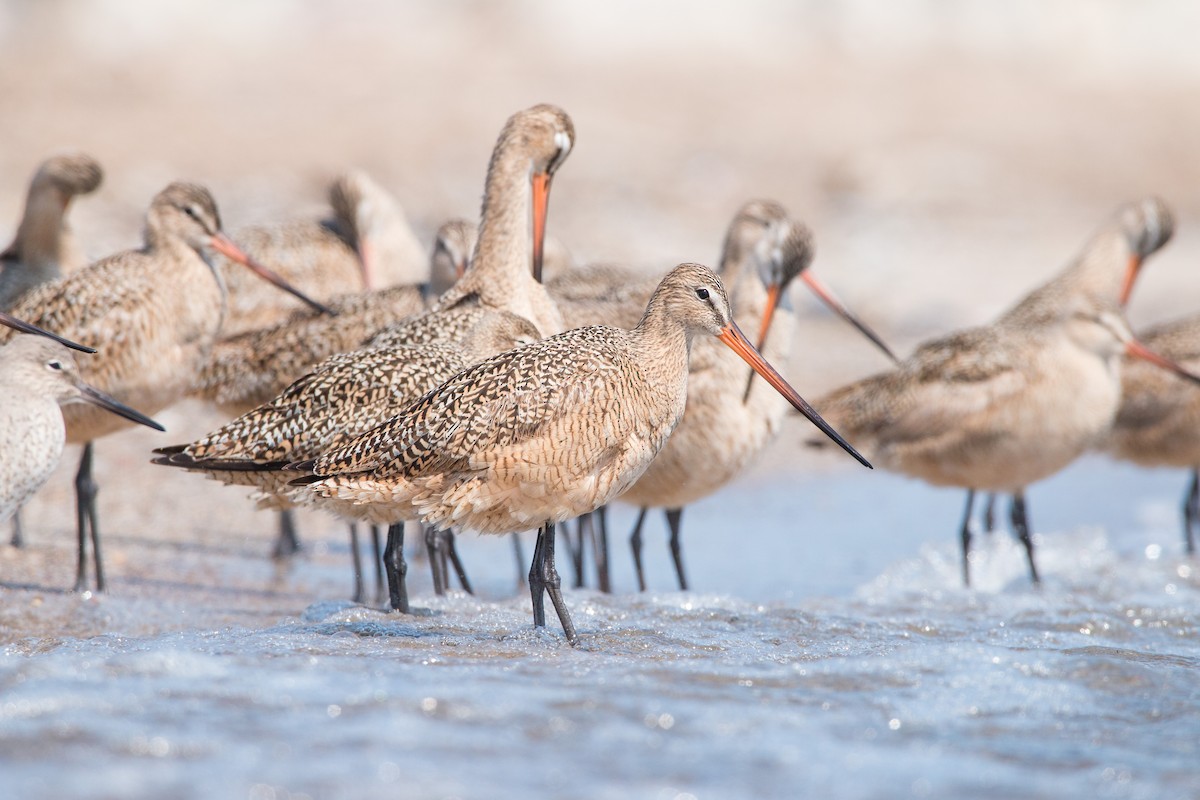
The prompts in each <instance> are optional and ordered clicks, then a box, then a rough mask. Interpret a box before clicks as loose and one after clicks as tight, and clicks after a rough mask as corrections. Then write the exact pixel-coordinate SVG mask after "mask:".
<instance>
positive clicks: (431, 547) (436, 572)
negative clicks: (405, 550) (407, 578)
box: [422, 525, 446, 597]
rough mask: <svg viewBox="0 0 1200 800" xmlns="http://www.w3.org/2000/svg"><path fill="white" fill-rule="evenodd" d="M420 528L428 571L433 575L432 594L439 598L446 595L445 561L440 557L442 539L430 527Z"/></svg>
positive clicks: (435, 530)
mask: <svg viewBox="0 0 1200 800" xmlns="http://www.w3.org/2000/svg"><path fill="white" fill-rule="evenodd" d="M422 527H423V528H424V531H425V552H427V553H428V554H429V571H430V572H432V573H433V593H434V594H436V595H437V596H438V597H441V596H442V595H444V594H445V593H446V559H444V558H443V557H442V537H441V536H440V535H438V531H437V529H436V528H434V527H433V526H432V525H424V526H422Z"/></svg>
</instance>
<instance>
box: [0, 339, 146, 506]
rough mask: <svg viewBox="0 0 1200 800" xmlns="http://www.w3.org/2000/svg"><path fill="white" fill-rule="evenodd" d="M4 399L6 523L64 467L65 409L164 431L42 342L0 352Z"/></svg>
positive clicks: (0, 419)
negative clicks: (85, 406) (73, 406)
mask: <svg viewBox="0 0 1200 800" xmlns="http://www.w3.org/2000/svg"><path fill="white" fill-rule="evenodd" d="M0 396H3V397H4V403H3V404H2V405H0V522H4V521H5V520H7V519H8V518H9V517H10V516H11V515H12V514H14V513H15V512H16V511H17V509H18V508H20V507H21V505H22V504H23V503H24V502H25V501H26V500H28V499H29V498H30V497H32V496H33V495H34V493H35V492H37V490H38V489H40V488H41V487H42V485H43V484H45V483H46V481H47V480H48V479H49V478H50V473H52V472H54V468H55V467H57V466H58V461H59V459H60V458H62V452H63V445H64V444H65V440H66V426H65V425H64V424H63V416H62V412H61V411H60V410H59V406H63V405H66V404H68V403H90V404H92V405H94V406H96V407H98V408H101V409H104V410H105V411H109V412H112V413H113V414H117V415H119V416H121V417H124V418H125V419H128V420H132V421H133V422H137V423H139V424H142V425H147V426H149V427H151V428H154V429H155V430H160V431H161V430H162V429H163V428H162V426H161V425H159V424H158V423H157V422H155V421H154V420H152V419H150V418H149V417H146V416H143V415H142V414H140V413H138V412H137V411H134V410H133V409H132V408H129V407H128V406H126V405H124V404H122V403H119V402H117V401H116V400H114V399H113V398H111V397H109V396H108V395H106V394H104V393H103V392H101V391H100V390H99V389H96V388H94V387H92V386H89V385H88V384H87V383H85V382H84V381H83V379H82V378H81V377H80V376H79V367H78V366H77V365H76V363H75V358H74V357H73V356H72V355H71V352H70V351H69V350H68V349H67V348H65V347H63V346H62V345H61V344H59V343H58V342H55V341H51V340H50V339H47V338H44V337H42V336H18V337H16V338H15V339H13V340H12V341H11V342H9V343H8V344H6V345H4V346H2V347H0Z"/></svg>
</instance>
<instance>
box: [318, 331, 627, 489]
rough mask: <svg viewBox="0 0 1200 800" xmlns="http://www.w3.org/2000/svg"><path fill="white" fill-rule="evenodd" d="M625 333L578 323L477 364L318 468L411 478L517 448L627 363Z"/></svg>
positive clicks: (463, 467)
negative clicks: (623, 347) (542, 339)
mask: <svg viewBox="0 0 1200 800" xmlns="http://www.w3.org/2000/svg"><path fill="white" fill-rule="evenodd" d="M627 335H628V332H627V331H622V330H619V329H615V328H605V327H594V328H580V329H576V330H573V331H568V332H567V333H565V334H561V335H559V336H556V337H554V338H552V339H548V340H544V341H541V342H537V343H535V344H532V345H527V346H525V347H520V348H517V349H515V350H510V351H508V352H506V353H502V354H500V355H498V356H495V357H494V358H491V359H488V360H487V361H483V362H481V363H479V364H476V365H475V366H473V367H470V368H468V369H467V370H465V371H463V372H461V373H459V374H458V375H456V376H454V377H453V378H451V379H450V380H448V381H447V382H446V383H445V384H443V385H442V386H439V387H438V388H437V389H435V390H434V391H432V392H430V393H429V394H427V395H425V396H424V397H422V398H421V399H420V400H419V401H418V402H417V403H415V404H414V405H413V406H412V407H410V408H409V409H408V410H407V411H406V413H405V414H404V415H402V416H398V417H395V418H393V419H391V420H388V421H387V422H385V423H384V424H383V425H380V426H379V427H377V428H375V429H374V430H372V431H369V432H368V433H366V434H364V435H363V436H360V437H359V438H358V439H356V440H354V441H352V442H350V443H349V444H347V445H346V446H345V447H343V448H340V449H337V450H334V451H332V452H329V453H327V454H326V455H324V456H322V457H321V458H320V459H317V461H316V463H315V464H314V465H313V471H314V472H315V473H316V474H317V475H321V476H327V477H331V476H334V475H346V474H356V473H362V472H372V473H374V474H375V476H376V477H380V478H382V477H387V476H391V475H395V476H398V477H404V478H407V479H412V478H419V477H423V476H432V475H437V474H440V473H447V472H462V471H469V470H471V469H472V468H474V467H473V464H474V459H475V458H476V457H477V456H478V455H479V454H480V453H481V452H483V451H484V450H487V451H489V452H490V453H492V454H493V455H495V454H496V453H498V452H500V451H504V450H511V449H513V448H518V447H519V446H520V445H522V444H525V443H528V442H530V441H531V440H533V439H536V438H537V437H538V436H540V435H541V434H542V433H543V431H545V430H547V429H548V428H550V427H551V426H554V425H556V424H557V423H558V422H559V421H560V420H562V419H563V418H564V417H568V416H570V415H577V414H579V413H580V407H581V405H583V404H584V403H585V402H586V401H587V398H588V397H589V396H590V395H591V393H592V392H593V391H594V390H595V389H596V388H597V387H598V386H600V385H602V384H604V383H605V382H606V381H607V382H611V381H613V380H614V374H615V373H618V372H619V371H620V370H621V369H622V368H623V366H625V367H627V366H628V365H625V364H624V362H625V360H626V357H625V355H624V352H623V351H622V349H621V347H620V340H621V338H622V337H624V336H627ZM561 446H567V443H565V442H564V443H561Z"/></svg>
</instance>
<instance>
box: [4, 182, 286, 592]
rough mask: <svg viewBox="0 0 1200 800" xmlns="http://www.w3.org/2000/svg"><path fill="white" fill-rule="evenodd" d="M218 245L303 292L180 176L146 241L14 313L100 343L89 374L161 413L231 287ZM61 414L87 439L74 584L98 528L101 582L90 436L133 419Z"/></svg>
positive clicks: (179, 392)
mask: <svg viewBox="0 0 1200 800" xmlns="http://www.w3.org/2000/svg"><path fill="white" fill-rule="evenodd" d="M210 250H215V251H217V252H221V253H224V254H225V255H226V256H228V257H229V258H233V259H235V260H241V261H242V262H244V263H245V265H246V266H247V267H249V268H250V269H252V270H254V271H257V272H259V273H260V274H261V275H262V276H263V277H264V278H265V279H267V280H271V281H273V282H277V283H278V284H279V285H280V286H281V288H285V289H286V290H288V291H292V292H294V291H295V290H294V289H292V288H291V287H290V286H288V285H287V284H286V283H285V282H283V281H282V280H281V279H280V278H279V277H278V276H277V275H275V274H274V273H271V272H270V271H269V270H267V269H265V268H264V267H262V266H261V265H259V264H257V263H256V262H254V261H253V260H251V259H250V258H249V257H248V256H246V255H245V254H244V253H242V251H241V250H240V249H239V248H238V247H237V246H236V245H234V243H233V242H232V241H231V240H230V239H229V238H228V237H227V236H226V235H225V234H224V233H222V231H221V223H220V218H219V217H218V215H217V208H216V204H215V203H214V202H213V199H212V196H211V195H210V194H209V193H208V190H207V189H204V188H203V187H200V186H196V185H194V184H190V183H173V184H171V185H170V186H168V187H167V188H166V189H164V190H163V191H161V192H160V193H159V194H158V195H157V196H156V197H155V198H154V200H153V201H152V202H151V204H150V209H149V211H148V212H147V214H146V244H145V247H144V248H143V249H141V250H130V251H126V252H123V253H118V254H117V255H114V256H110V257H109V258H106V259H103V260H101V261H99V262H97V263H95V264H93V265H91V266H90V267H87V268H85V269H83V270H80V271H79V272H75V273H73V274H71V275H68V276H67V277H65V278H62V279H60V280H58V281H54V282H52V283H47V284H43V285H41V286H39V287H37V288H35V289H33V290H32V291H30V292H29V293H28V294H27V295H26V296H25V297H24V298H23V299H22V300H21V302H20V303H18V304H17V306H16V308H14V309H13V313H14V314H15V315H17V316H19V317H21V318H24V319H28V320H31V321H32V322H33V323H34V324H37V325H39V326H41V327H49V328H52V329H54V330H57V331H61V332H63V333H64V334H67V335H69V336H71V338H73V339H78V340H80V341H81V342H83V343H84V344H97V345H100V344H102V345H103V350H101V352H99V353H98V354H97V355H96V356H95V357H93V358H89V359H88V360H87V361H85V362H84V363H83V364H81V365H80V374H81V376H82V377H83V379H84V380H86V381H88V382H89V383H91V384H94V385H96V386H98V387H100V388H102V389H103V390H104V391H107V392H108V393H110V394H112V395H113V396H114V397H116V398H117V399H119V400H120V401H121V402H125V403H128V404H129V405H131V406H134V407H137V408H141V409H145V410H146V411H147V412H148V413H151V414H153V413H156V412H157V411H159V410H160V409H163V408H165V407H167V406H168V405H170V404H171V403H173V402H175V401H176V400H178V399H179V398H180V397H182V396H184V394H185V393H186V391H187V389H188V388H189V387H190V384H191V382H192V380H193V378H194V375H195V373H196V371H197V370H199V369H200V367H201V366H202V364H203V363H204V361H205V360H206V359H207V357H208V352H209V350H210V349H211V347H212V344H213V342H214V341H215V339H216V336H217V333H218V331H219V329H220V326H221V320H222V316H223V314H222V306H223V302H224V291H223V288H222V285H221V283H220V281H219V280H218V279H217V277H216V275H215V272H214V270H213V268H212V267H211V266H210V264H209V262H208V261H207V260H206V258H205V256H207V255H208V253H209V251H210ZM2 336H3V334H0V337H2ZM63 416H64V419H65V421H66V426H67V441H68V442H71V443H82V444H83V445H84V448H83V458H82V460H81V462H80V468H79V474H78V475H77V476H76V480H75V486H76V495H77V500H78V517H79V557H80V561H79V572H78V574H77V577H76V588H77V589H79V590H82V589H84V588H85V587H86V585H87V577H86V562H85V552H84V551H85V546H86V538H87V531H88V529H89V528H90V530H91V538H92V543H93V547H94V561H95V566H96V584H97V588H98V589H101V590H103V588H104V577H103V572H102V568H101V559H100V550H99V539H100V536H99V531H98V528H97V524H96V484H95V482H94V481H93V479H92V474H91V473H92V442H93V440H95V439H98V438H100V437H101V436H105V435H107V434H109V433H112V432H114V431H116V430H119V429H120V428H122V427H124V426H125V425H126V424H127V423H126V422H124V421H121V420H119V419H118V418H117V417H116V416H114V415H112V414H107V413H103V412H101V411H100V410H99V409H95V408H94V407H92V406H85V407H82V408H81V407H80V406H78V405H71V406H68V407H67V408H66V409H64V413H63Z"/></svg>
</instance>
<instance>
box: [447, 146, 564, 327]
mask: <svg viewBox="0 0 1200 800" xmlns="http://www.w3.org/2000/svg"><path fill="white" fill-rule="evenodd" d="M529 171H530V158H529V156H528V155H527V154H525V153H522V152H520V151H519V149H518V148H516V147H515V146H506V145H505V143H501V145H500V146H498V147H497V148H496V151H495V152H494V153H493V155H492V162H491V164H490V165H489V167H488V176H487V188H486V191H485V193H484V198H483V214H482V218H481V221H480V224H479V240H478V241H477V242H476V244H475V255H474V257H473V258H472V260H471V265H470V266H469V267H468V268H467V271H466V273H465V274H464V275H463V276H462V278H461V279H460V280H459V281H458V282H457V283H455V284H454V286H453V287H452V288H451V289H450V290H449V291H448V292H447V293H446V294H445V295H443V297H442V301H441V302H440V303H439V305H442V306H448V305H453V304H454V303H457V302H458V301H459V300H461V299H462V298H464V297H467V296H469V295H474V296H475V297H477V298H478V299H479V302H480V304H482V305H485V306H491V307H493V308H498V309H502V310H504V311H510V312H512V313H514V314H517V315H518V316H522V317H525V318H526V319H528V320H530V321H531V322H532V323H533V324H534V325H536V326H537V328H538V331H539V332H540V333H541V334H542V335H543V336H550V335H552V334H555V333H558V332H560V331H561V330H562V329H563V320H562V316H561V315H560V314H559V311H558V307H557V305H555V303H554V301H553V300H552V299H551V298H550V295H549V294H548V293H547V292H546V289H545V287H544V286H542V285H541V284H540V283H538V282H537V281H536V280H534V279H533V274H532V272H533V271H532V264H533V191H532V188H531V184H530V172H529Z"/></svg>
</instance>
